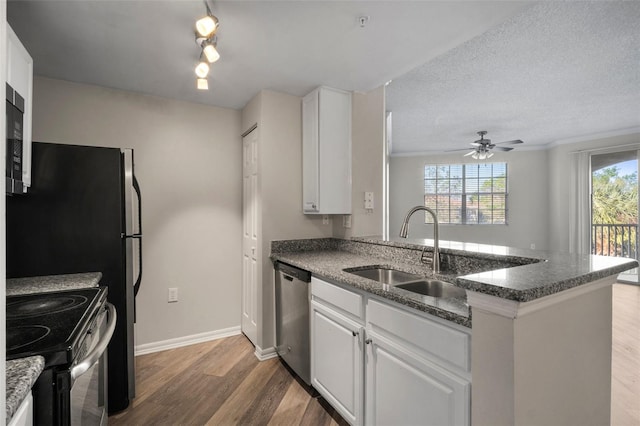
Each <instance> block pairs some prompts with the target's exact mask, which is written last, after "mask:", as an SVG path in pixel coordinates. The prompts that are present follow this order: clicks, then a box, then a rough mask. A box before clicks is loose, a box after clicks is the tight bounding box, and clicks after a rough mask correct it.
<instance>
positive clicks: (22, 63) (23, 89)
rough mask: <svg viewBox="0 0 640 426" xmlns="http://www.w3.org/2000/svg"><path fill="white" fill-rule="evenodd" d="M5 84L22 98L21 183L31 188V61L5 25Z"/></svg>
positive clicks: (29, 56) (15, 36) (11, 31)
mask: <svg viewBox="0 0 640 426" xmlns="http://www.w3.org/2000/svg"><path fill="white" fill-rule="evenodd" d="M7 83H8V84H9V85H10V86H11V87H12V88H13V90H15V91H16V92H18V93H19V94H20V96H22V97H23V98H24V102H25V111H24V117H23V130H22V183H23V184H24V191H25V192H26V191H27V189H26V188H27V187H29V186H31V116H32V105H33V103H32V101H33V59H31V55H29V52H27V49H25V47H24V46H23V45H22V43H21V42H20V39H18V36H17V35H16V33H15V32H13V29H11V27H10V26H9V24H7Z"/></svg>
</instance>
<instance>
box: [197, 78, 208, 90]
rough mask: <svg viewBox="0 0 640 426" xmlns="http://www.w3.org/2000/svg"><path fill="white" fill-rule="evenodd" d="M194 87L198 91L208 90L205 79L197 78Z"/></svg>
mask: <svg viewBox="0 0 640 426" xmlns="http://www.w3.org/2000/svg"><path fill="white" fill-rule="evenodd" d="M196 87H197V88H198V90H209V82H208V81H207V79H206V78H197V79H196Z"/></svg>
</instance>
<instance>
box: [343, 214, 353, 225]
mask: <svg viewBox="0 0 640 426" xmlns="http://www.w3.org/2000/svg"><path fill="white" fill-rule="evenodd" d="M342 226H344V227H345V228H351V215H350V214H345V215H344V216H342Z"/></svg>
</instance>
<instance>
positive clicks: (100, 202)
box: [6, 142, 142, 413]
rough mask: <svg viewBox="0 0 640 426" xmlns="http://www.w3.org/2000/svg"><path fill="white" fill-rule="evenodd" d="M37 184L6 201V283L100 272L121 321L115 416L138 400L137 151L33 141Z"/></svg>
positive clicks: (114, 362)
mask: <svg viewBox="0 0 640 426" xmlns="http://www.w3.org/2000/svg"><path fill="white" fill-rule="evenodd" d="M32 149H33V151H32V152H33V153H32V172H31V173H32V177H31V182H32V186H31V188H29V191H28V192H27V193H26V194H22V195H11V196H7V220H6V225H7V278H19V277H32V276H42V275H57V274H69V273H81V272H102V280H101V282H100V285H104V286H107V287H108V301H109V302H111V303H112V304H113V305H115V307H116V310H117V314H118V320H117V324H116V330H115V332H114V335H113V337H112V339H111V342H110V343H109V348H108V357H107V358H108V371H109V373H108V389H109V400H108V402H109V404H108V407H109V412H110V413H114V412H117V411H121V410H124V409H125V408H127V406H128V405H129V403H130V401H131V400H132V399H133V397H134V396H135V369H134V368H135V364H134V326H133V324H134V321H135V295H136V294H137V293H138V290H139V288H140V283H141V278H142V231H141V204H142V203H141V194H140V187H139V186H138V182H137V181H136V178H135V176H134V174H133V150H131V149H119V148H100V147H90V146H78V145H63V144H53V143H40V142H34V143H33V148H32Z"/></svg>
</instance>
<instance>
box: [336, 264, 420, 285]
mask: <svg viewBox="0 0 640 426" xmlns="http://www.w3.org/2000/svg"><path fill="white" fill-rule="evenodd" d="M345 272H349V273H351V274H354V275H357V276H359V277H364V278H368V279H370V280H374V281H378V282H380V283H383V284H390V285H395V284H398V283H404V282H407V281H415V280H419V279H421V278H422V277H421V276H420V275H416V274H410V273H408V272H403V271H398V270H397V269H390V268H383V267H380V266H373V267H370V268H363V269H345Z"/></svg>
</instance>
